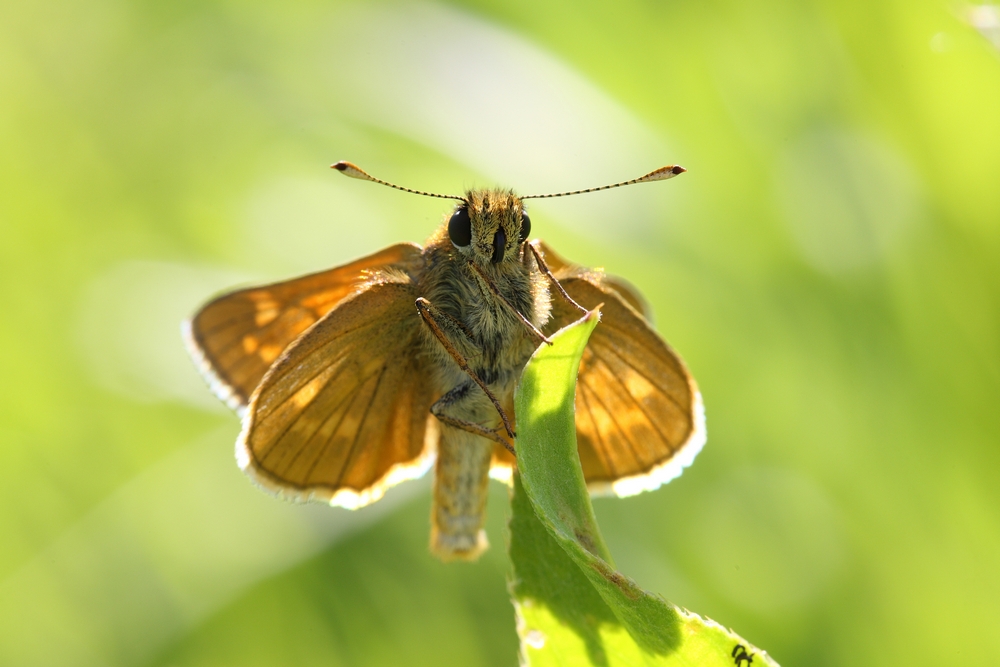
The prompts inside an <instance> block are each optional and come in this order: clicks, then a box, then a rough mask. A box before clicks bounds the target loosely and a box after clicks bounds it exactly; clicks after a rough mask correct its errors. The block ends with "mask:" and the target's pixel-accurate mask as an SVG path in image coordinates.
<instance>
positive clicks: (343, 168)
mask: <svg viewBox="0 0 1000 667" xmlns="http://www.w3.org/2000/svg"><path fill="white" fill-rule="evenodd" d="M330 168H331V169H336V170H337V171H339V172H340V173H342V174H343V175H344V176H350V177H351V178H358V179H361V180H362V181H371V182H372V183H379V184H381V185H386V186H388V187H390V188H395V189H396V190H402V191H403V192H409V193H412V194H415V195H424V196H425V197H437V198H438V199H457V200H458V201H465V197H459V196H458V195H439V194H434V193H433V192H424V191H423V190H412V189H410V188H404V187H402V186H399V185H394V184H392V183H389V182H388V181H383V180H382V179H380V178H375V177H374V176H372V175H371V174H369V173H368V172H367V171H365V170H364V169H362V168H361V167H359V166H357V165H356V164H353V163H351V162H345V161H343V160H341V161H340V162H338V163H337V164H331V165H330ZM643 178H645V177H643ZM664 178H669V177H664Z"/></svg>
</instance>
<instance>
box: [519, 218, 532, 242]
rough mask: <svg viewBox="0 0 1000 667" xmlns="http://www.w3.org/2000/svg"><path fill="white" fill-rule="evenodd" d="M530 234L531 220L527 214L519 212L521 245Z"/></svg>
mask: <svg viewBox="0 0 1000 667" xmlns="http://www.w3.org/2000/svg"><path fill="white" fill-rule="evenodd" d="M530 233H531V218H529V217H528V214H527V213H524V212H523V211H522V212H521V237H520V238H521V243H524V242H525V241H527V240H528V234H530Z"/></svg>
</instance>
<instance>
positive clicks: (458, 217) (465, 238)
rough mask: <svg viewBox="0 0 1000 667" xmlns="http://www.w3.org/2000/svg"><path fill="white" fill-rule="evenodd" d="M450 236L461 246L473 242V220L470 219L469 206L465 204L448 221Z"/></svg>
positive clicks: (452, 240)
mask: <svg viewBox="0 0 1000 667" xmlns="http://www.w3.org/2000/svg"><path fill="white" fill-rule="evenodd" d="M448 236H449V237H450V238H451V242H452V243H454V244H455V245H457V246H458V247H459V248H464V247H465V246H467V245H469V244H470V243H472V220H470V219H469V208H468V207H467V206H463V207H462V208H460V209H458V210H457V211H455V213H453V214H452V216H451V220H449V221H448Z"/></svg>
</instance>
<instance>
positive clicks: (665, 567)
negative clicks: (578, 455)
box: [0, 0, 1000, 667]
mask: <svg viewBox="0 0 1000 667" xmlns="http://www.w3.org/2000/svg"><path fill="white" fill-rule="evenodd" d="M998 46H1000V19H998V13H997V8H996V7H993V6H989V5H985V6H974V5H967V4H963V3H960V2H943V1H935V2H921V1H919V0H918V1H916V2H914V1H910V2H901V1H898V0H896V1H892V0H883V1H881V2H868V1H862V0H840V1H837V0H827V1H817V2H793V1H791V0H760V1H759V2H754V3H747V2H737V1H734V0H728V1H722V2H650V1H648V0H647V1H646V2H641V1H637V2H624V3H597V2H562V3H560V2H545V3H535V2H530V3H529V2H524V1H520V0H516V1H509V0H508V1H506V2H499V1H496V0H485V1H483V2H478V3H477V2H469V3H452V4H390V3H384V4H371V3H354V4H351V3H337V2H299V3H279V2H271V1H269V0H261V1H256V2H239V3H237V2H179V3H138V2H131V3H126V2H120V1H119V2H115V1H114V0H90V1H88V2H81V1H79V0H62V1H61V2H53V1H51V0H40V1H38V2H32V3H14V2H8V3H4V4H3V5H2V6H0V100H2V101H0V226H2V227H0V229H2V231H0V281H2V286H0V290H2V291H0V299H2V302H0V313H2V316H0V343H2V345H3V349H4V350H5V353H4V354H2V355H0V377H2V382H0V447H2V451H3V454H4V463H3V465H2V466H0V664H2V665H17V666H22V665H24V666H33V665H39V666H41V665H45V666H50V665H95V666H97V665H115V666H117V665H163V666H168V665H169V666H182V665H183V666H189V665H190V666H194V665H286V664H288V665H291V664H296V665H326V666H330V665H362V664H364V665H401V664H406V665H452V664H453V665H470V666H471V665H498V666H500V665H507V666H509V665H514V664H516V660H517V658H516V654H517V642H516V636H515V633H514V619H513V612H512V610H511V607H510V604H509V602H508V600H507V595H506V590H505V573H506V570H507V564H506V557H505V555H504V549H503V530H504V528H503V525H504V512H505V504H506V490H505V488H504V487H502V486H500V485H495V488H494V489H493V495H492V497H491V503H490V510H489V511H490V518H489V522H490V523H489V533H490V538H491V541H492V544H493V547H492V548H491V550H490V551H489V552H488V554H487V555H486V556H485V557H484V558H483V559H482V560H481V561H480V562H478V563H476V564H474V565H461V564H460V565H447V566H446V565H442V564H440V563H437V562H436V561H434V560H433V559H432V558H431V557H430V556H429V554H428V553H427V548H426V542H427V535H428V511H429V509H428V508H429V495H428V491H429V482H428V481H427V480H422V481H420V482H411V483H408V484H405V485H403V486H401V487H398V488H397V489H396V490H394V491H392V492H390V493H389V495H388V496H387V497H386V498H385V499H384V500H383V501H381V502H379V503H377V504H376V505H374V506H372V507H370V508H368V509H365V510H362V511H359V512H354V513H351V512H347V511H344V510H340V509H330V508H326V507H319V506H308V507H305V506H294V505H290V504H285V503H282V502H280V501H277V500H275V499H273V498H271V497H269V496H267V495H265V494H263V493H261V492H260V491H258V490H257V489H255V488H254V487H253V486H252V485H251V484H250V483H249V481H247V480H246V479H245V478H244V477H243V476H242V474H241V473H240V472H239V470H238V469H237V468H236V466H235V464H234V462H233V457H232V450H233V441H234V439H235V437H236V434H237V432H238V429H239V425H238V422H237V419H236V418H235V416H233V415H232V414H230V413H228V412H227V411H226V410H225V408H223V407H222V406H221V405H220V404H218V402H217V401H216V400H215V399H214V398H213V397H212V396H211V395H210V393H209V391H208V390H207V388H205V386H204V385H203V383H202V382H201V380H200V379H199V378H198V377H197V375H196V373H195V371H194V370H193V367H192V365H191V364H190V362H189V361H188V360H187V358H186V355H185V353H184V351H183V348H182V346H181V341H180V336H179V323H180V321H181V320H182V319H183V318H184V317H185V316H187V315H188V314H190V313H191V312H192V311H193V310H194V308H196V307H197V306H198V304H199V303H201V302H202V301H204V300H205V299H206V298H208V297H209V296H210V295H211V294H213V293H215V292H216V291H218V290H221V289H223V288H226V287H229V286H233V285H236V284H242V283H247V282H251V281H261V280H274V279H279V278H284V277H290V276H292V275H295V274H297V273H301V272H305V271H310V270H316V269H321V268H325V267H329V266H332V265H335V264H337V263H341V262H344V261H347V260H349V259H352V258H355V257H357V256H359V255H361V254H364V253H368V252H372V251H375V250H377V249H379V248H380V247H382V246H385V245H388V244H390V243H393V242H396V241H402V240H409V241H417V242H420V241H422V240H423V239H424V238H425V237H426V236H427V235H429V234H430V233H431V231H432V230H433V229H434V227H435V226H436V225H437V224H439V222H440V220H441V218H442V215H443V213H444V211H445V209H447V208H448V206H447V205H445V204H442V202H441V201H439V200H432V199H426V198H419V197H413V196H408V195H404V194H402V193H398V192H393V191H390V190H387V189H384V188H379V187H375V186H373V185H371V184H367V183H361V182H358V181H350V180H347V179H344V178H341V177H339V176H337V175H335V174H333V173H332V172H330V171H329V169H328V165H329V164H330V163H331V162H334V161H336V160H339V159H349V160H352V161H354V162H357V163H358V164H359V165H361V166H362V167H364V168H366V169H368V170H370V171H371V172H373V173H374V174H375V175H377V176H379V177H382V178H385V179H389V180H393V181H396V182H399V183H402V184H404V185H407V186H410V187H414V188H423V189H428V190H435V191H444V192H456V191H461V190H462V189H463V188H465V187H468V186H472V185H491V184H502V185H507V186H511V187H514V188H515V189H517V190H518V191H519V192H521V193H525V194H527V193H538V192H551V191H559V190H565V189H573V188H581V187H587V186H594V185H600V184H603V183H608V182H613V181H617V180H623V179H627V178H632V177H635V176H638V175H640V174H643V173H645V172H647V171H649V170H651V169H653V168H655V167H658V166H660V165H662V164H667V163H679V164H682V165H684V166H685V167H687V168H688V169H689V172H690V173H688V174H685V175H684V176H683V177H681V178H678V179H676V180H673V181H670V182H669V183H661V184H654V185H643V186H637V187H634V188H626V189H623V190H616V191H611V192H606V193H600V194H594V195H588V196H581V197H576V198H570V199H557V200H551V201H538V202H534V203H533V205H532V220H533V227H534V230H533V231H534V233H535V234H536V235H537V236H539V237H541V238H544V239H545V240H546V241H548V242H549V243H551V244H552V245H553V246H554V247H555V248H556V249H557V250H558V251H559V252H560V253H563V254H565V255H566V256H568V257H569V258H571V259H573V260H574V261H577V262H580V263H584V264H588V265H595V266H605V267H606V268H607V269H608V270H609V271H611V272H614V273H618V274H621V275H624V276H627V277H628V278H629V279H630V280H631V281H632V282H634V283H635V284H636V285H638V286H639V287H640V288H641V290H642V291H643V292H644V293H645V294H646V295H647V297H648V298H649V300H650V301H651V303H652V305H653V308H654V310H655V312H656V314H657V325H658V327H659V329H660V330H661V331H662V332H663V334H664V335H665V337H666V338H667V339H668V340H670V341H671V343H672V344H673V345H674V346H675V347H676V348H677V349H678V350H679V351H680V352H681V354H682V355H683V356H684V357H685V359H686V360H687V362H688V363H689V365H690V367H691V369H692V371H693V372H694V374H695V376H696V377H697V378H698V381H699V382H700V384H701V387H702V391H703V393H704V397H705V403H706V407H707V413H708V434H709V438H708V444H707V446H706V448H705V450H704V451H703V452H702V454H701V455H700V456H699V457H698V459H697V460H696V462H695V464H694V466H693V467H692V468H690V469H689V470H688V471H687V472H686V473H685V474H684V475H683V476H682V477H681V478H680V479H678V480H676V481H674V482H673V483H671V484H670V485H669V486H667V487H665V488H663V489H660V490H659V491H657V492H654V493H648V494H644V495H642V496H639V497H635V498H631V499H627V500H600V501H598V502H597V511H598V515H599V519H600V522H601V525H602V527H603V529H604V530H605V531H606V534H607V537H608V541H609V545H610V547H611V550H612V553H613V554H614V555H615V557H616V559H617V561H618V565H619V566H620V567H621V569H622V570H623V571H624V572H625V573H627V574H629V575H631V576H632V577H634V578H636V579H637V580H638V581H639V583H640V584H641V585H643V586H644V587H645V588H647V589H650V590H653V591H656V592H658V593H662V594H663V595H665V596H666V597H667V598H669V599H670V600H672V601H673V602H676V603H678V604H680V605H683V606H685V607H688V608H690V609H692V610H695V611H697V612H700V613H702V614H706V615H708V616H710V617H712V618H714V619H716V620H718V621H720V622H721V623H723V624H725V625H727V626H731V627H733V628H735V629H736V630H737V631H738V632H739V633H741V634H742V635H744V636H745V637H747V638H748V639H749V640H751V641H753V642H754V643H756V644H758V645H759V646H761V647H763V648H765V649H767V650H768V651H769V652H770V653H771V655H773V656H774V657H775V659H777V660H778V661H779V662H781V663H782V664H785V665H813V666H816V665H819V666H823V665H852V666H857V665H878V666H889V665H906V666H908V667H910V666H913V665H929V664H955V665H959V664H960V665H992V664H995V663H996V661H997V660H998V659H1000V649H998V647H997V644H996V638H997V629H998V628H1000V575H998V573H997V570H998V566H1000V483H998V482H997V476H998V473H1000V447H998V443H1000V437H998V436H1000V410H998V409H997V407H996V401H997V397H998V395H1000V57H998V56H1000V52H998ZM761 489H763V491H761ZM751 491H753V493H752V494H751ZM751 496H752V498H753V500H752V501H750V500H749V498H750V497H751Z"/></svg>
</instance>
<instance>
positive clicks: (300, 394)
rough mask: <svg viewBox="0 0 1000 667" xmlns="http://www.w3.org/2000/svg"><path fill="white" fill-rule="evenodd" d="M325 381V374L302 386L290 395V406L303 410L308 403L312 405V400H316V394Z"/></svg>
mask: <svg viewBox="0 0 1000 667" xmlns="http://www.w3.org/2000/svg"><path fill="white" fill-rule="evenodd" d="M326 381H327V377H326V374H325V373H324V374H321V375H318V376H316V377H314V378H313V379H312V380H310V381H309V382H307V383H306V384H304V385H303V386H302V388H301V389H299V390H298V391H297V392H295V393H294V394H293V395H292V397H291V402H292V404H293V405H294V406H295V407H296V408H304V407H306V406H307V405H309V404H310V403H312V400H313V399H314V398H316V394H318V393H319V390H320V389H322V388H323V386H324V385H326ZM299 419H302V417H299Z"/></svg>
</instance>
